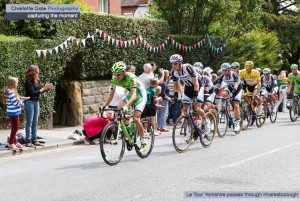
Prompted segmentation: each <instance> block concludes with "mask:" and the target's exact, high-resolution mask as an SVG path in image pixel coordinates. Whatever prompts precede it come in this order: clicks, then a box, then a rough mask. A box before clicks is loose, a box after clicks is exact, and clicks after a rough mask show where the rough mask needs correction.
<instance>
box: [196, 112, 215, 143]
mask: <svg viewBox="0 0 300 201" xmlns="http://www.w3.org/2000/svg"><path fill="white" fill-rule="evenodd" d="M206 119H209V120H210V129H209V130H210V131H209V132H207V133H205V129H204V130H203V129H202V130H201V132H200V142H201V144H202V146H203V147H204V148H207V147H209V146H210V145H211V143H212V142H213V140H214V137H215V135H216V132H217V129H218V128H217V126H216V119H215V116H214V115H213V114H212V113H211V112H207V113H206Z"/></svg>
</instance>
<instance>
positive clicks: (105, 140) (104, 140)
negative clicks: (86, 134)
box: [100, 122, 125, 166]
mask: <svg viewBox="0 0 300 201" xmlns="http://www.w3.org/2000/svg"><path fill="white" fill-rule="evenodd" d="M118 130H119V126H118V123H117V122H110V123H108V124H107V125H106V126H105V127H104V129H103V131H102V135H101V138H100V151H101V155H102V158H103V160H104V161H105V163H107V164H108V165H111V166H112V165H117V164H118V163H119V162H120V161H121V159H122V157H123V155H124V152H125V138H124V135H123V133H122V131H121V130H120V131H118ZM118 133H119V134H118Z"/></svg>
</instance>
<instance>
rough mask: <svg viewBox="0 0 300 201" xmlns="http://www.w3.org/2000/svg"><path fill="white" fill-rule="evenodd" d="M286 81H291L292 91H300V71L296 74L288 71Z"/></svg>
mask: <svg viewBox="0 0 300 201" xmlns="http://www.w3.org/2000/svg"><path fill="white" fill-rule="evenodd" d="M288 82H291V83H293V85H294V92H296V93H300V73H297V75H294V74H293V73H290V74H289V75H288Z"/></svg>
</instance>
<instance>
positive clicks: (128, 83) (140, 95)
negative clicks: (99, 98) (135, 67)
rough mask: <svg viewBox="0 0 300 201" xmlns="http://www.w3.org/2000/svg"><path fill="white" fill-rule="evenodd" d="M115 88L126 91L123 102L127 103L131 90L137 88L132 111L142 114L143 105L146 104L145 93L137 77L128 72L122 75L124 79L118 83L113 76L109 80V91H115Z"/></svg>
mask: <svg viewBox="0 0 300 201" xmlns="http://www.w3.org/2000/svg"><path fill="white" fill-rule="evenodd" d="M116 86H121V87H123V88H125V89H127V90H128V92H127V94H126V95H125V96H124V97H123V100H124V101H125V102H128V101H129V99H130V97H131V95H132V93H131V89H132V88H137V90H136V98H135V100H134V105H133V106H134V109H135V110H138V111H140V112H143V110H144V107H145V104H146V102H147V93H146V90H145V87H144V85H143V83H142V82H141V81H140V80H139V79H138V77H137V76H136V75H135V74H133V73H130V72H126V73H125V74H124V78H123V79H122V80H121V81H118V80H117V79H116V78H115V77H114V75H113V77H112V80H111V89H113V90H115V88H116Z"/></svg>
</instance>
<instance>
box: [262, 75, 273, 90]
mask: <svg viewBox="0 0 300 201" xmlns="http://www.w3.org/2000/svg"><path fill="white" fill-rule="evenodd" d="M261 85H262V86H263V85H265V87H266V90H267V91H268V92H269V93H271V92H272V90H273V89H274V87H276V86H277V81H276V79H275V77H274V75H269V79H267V78H266V76H265V75H262V76H261Z"/></svg>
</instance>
